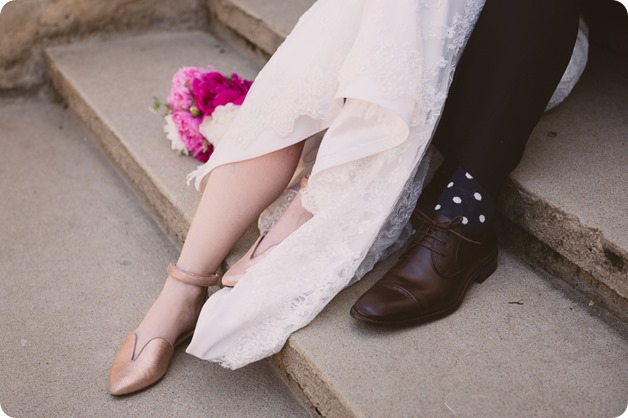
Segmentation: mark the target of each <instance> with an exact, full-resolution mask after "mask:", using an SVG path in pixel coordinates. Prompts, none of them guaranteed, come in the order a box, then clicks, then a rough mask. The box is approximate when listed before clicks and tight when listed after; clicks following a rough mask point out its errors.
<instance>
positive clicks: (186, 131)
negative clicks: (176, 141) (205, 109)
mask: <svg viewBox="0 0 628 418" xmlns="http://www.w3.org/2000/svg"><path fill="white" fill-rule="evenodd" d="M172 120H173V122H174V125H175V127H176V128H177V131H178V132H179V136H180V137H181V141H183V143H184V144H185V147H186V148H187V150H188V151H189V152H190V154H192V156H193V157H194V158H196V159H197V160H199V161H201V162H206V161H207V160H209V157H210V155H211V154H212V152H213V151H214V147H213V146H212V145H211V144H210V143H209V142H207V140H206V139H205V137H204V136H203V135H202V134H201V133H200V132H199V125H200V123H201V119H200V118H195V117H194V116H192V114H191V113H190V112H187V111H185V110H179V111H175V112H173V113H172Z"/></svg>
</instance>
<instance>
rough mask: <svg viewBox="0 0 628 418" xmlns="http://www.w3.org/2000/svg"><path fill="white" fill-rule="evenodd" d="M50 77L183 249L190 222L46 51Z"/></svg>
mask: <svg viewBox="0 0 628 418" xmlns="http://www.w3.org/2000/svg"><path fill="white" fill-rule="evenodd" d="M46 60H47V62H48V67H49V74H50V78H51V80H52V83H53V86H54V88H55V89H56V90H57V92H58V93H59V94H60V95H61V96H62V97H63V99H64V100H65V101H66V102H67V104H68V106H69V107H70V109H71V110H72V111H73V112H74V113H75V114H76V115H77V116H78V118H79V120H81V121H82V122H83V123H84V124H85V126H86V127H87V128H88V129H89V131H91V132H92V133H93V138H94V139H95V140H96V141H97V143H98V146H99V147H100V149H101V150H102V151H103V152H104V153H105V155H107V157H108V158H109V160H110V161H111V162H112V165H113V166H114V167H115V168H116V170H118V172H119V173H121V174H122V176H121V177H122V178H123V179H124V180H125V181H126V182H127V183H128V184H129V185H130V186H131V188H132V189H133V190H135V191H136V192H137V193H138V194H139V195H140V197H141V201H142V202H143V203H144V206H145V207H146V208H147V209H149V212H150V213H152V214H153V215H154V216H155V217H156V220H157V223H158V225H160V227H162V228H164V229H165V232H166V233H167V235H168V236H169V237H170V238H171V239H172V240H173V241H174V242H175V244H176V245H177V246H179V247H181V246H182V245H183V241H184V240H185V236H186V234H187V230H188V229H189V227H190V222H191V220H189V219H188V218H187V217H186V216H185V214H184V213H183V211H182V210H181V208H180V207H177V206H176V205H175V204H174V203H173V202H172V200H171V199H170V198H169V196H168V195H167V194H166V193H165V192H164V190H163V189H162V188H160V187H159V184H158V183H157V182H155V181H154V178H153V177H152V176H151V174H150V172H149V171H148V170H147V169H146V167H144V166H143V165H142V164H141V163H140V162H139V161H138V159H137V158H136V156H135V155H133V153H132V152H131V151H130V150H129V149H128V147H127V146H126V145H125V143H124V140H123V139H122V138H121V137H120V136H119V135H118V134H117V133H116V132H115V129H113V128H112V127H111V126H109V125H108V124H107V123H106V122H104V121H103V120H102V119H101V118H100V116H99V115H98V113H97V112H96V111H95V110H94V108H93V106H91V104H90V102H89V99H88V98H87V97H85V96H84V95H82V94H81V92H80V90H79V89H78V88H77V86H75V85H74V84H73V83H72V81H71V80H69V79H68V78H66V77H65V76H64V74H63V72H62V70H60V68H59V67H58V65H57V63H56V61H55V57H54V55H53V53H52V52H51V49H47V50H46Z"/></svg>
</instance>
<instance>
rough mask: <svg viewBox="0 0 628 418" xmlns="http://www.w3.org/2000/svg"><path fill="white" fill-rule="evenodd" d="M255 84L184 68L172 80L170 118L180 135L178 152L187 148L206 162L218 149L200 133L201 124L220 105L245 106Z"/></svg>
mask: <svg viewBox="0 0 628 418" xmlns="http://www.w3.org/2000/svg"><path fill="white" fill-rule="evenodd" d="M251 84H252V82H251V81H248V80H244V79H242V78H240V77H239V76H238V75H237V74H232V75H231V77H225V76H224V75H222V74H221V73H219V72H216V71H214V69H213V68H212V67H211V66H210V67H209V71H208V70H206V69H203V68H199V67H183V68H181V69H179V71H177V72H176V73H175V75H174V76H173V77H172V88H171V91H170V94H169V95H168V99H167V102H168V108H169V109H168V115H170V116H171V117H172V121H171V123H170V125H169V126H170V127H169V128H168V129H170V130H172V127H171V126H172V125H174V129H176V131H177V133H178V137H179V138H180V139H181V141H180V142H178V140H177V144H175V145H176V146H174V149H180V148H181V146H182V145H181V142H182V143H183V145H184V146H185V149H187V151H188V152H189V154H191V155H192V156H194V157H195V158H196V159H197V160H199V161H202V162H206V161H207V160H208V159H209V156H210V155H211V154H212V152H213V150H214V148H213V146H212V145H211V143H210V142H209V141H208V140H207V139H205V137H204V136H203V135H202V134H201V133H200V131H199V125H200V123H201V121H202V120H203V119H205V116H211V115H212V113H214V110H215V109H216V107H218V106H225V105H227V104H229V103H233V104H234V105H237V106H239V105H241V104H242V102H243V101H244V98H245V97H246V94H247V92H248V91H249V89H250V88H251Z"/></svg>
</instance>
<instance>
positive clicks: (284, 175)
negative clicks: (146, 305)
mask: <svg viewBox="0 0 628 418" xmlns="http://www.w3.org/2000/svg"><path fill="white" fill-rule="evenodd" d="M302 148H303V143H302V142H301V143H298V144H295V145H292V146H290V147H287V148H284V149H281V150H279V151H275V152H273V153H270V154H267V155H264V156H261V157H258V158H254V159H251V160H247V161H242V162H237V163H233V164H228V165H224V166H220V167H217V168H216V169H215V170H214V171H212V172H211V173H210V174H209V176H208V179H207V183H206V185H205V190H204V191H203V195H202V197H201V201H200V203H199V206H198V208H197V209H196V213H195V215H194V219H193V220H192V225H191V226H190V230H189V232H188V235H187V238H186V241H185V244H184V245H183V249H182V250H181V255H180V256H179V260H178V261H177V266H178V267H180V268H181V269H183V270H186V271H190V272H193V273H200V274H206V273H213V272H215V271H216V270H217V269H218V267H219V266H220V263H221V262H222V260H223V259H224V258H225V256H226V255H227V254H228V253H229V251H230V250H231V248H232V247H233V246H234V244H235V243H236V242H237V240H238V239H239V238H240V237H241V236H242V234H244V232H245V231H246V229H247V228H248V226H249V225H250V224H251V223H252V222H253V221H254V220H255V218H257V217H258V216H259V214H260V213H261V211H262V210H264V208H266V207H267V206H268V205H269V204H270V203H272V202H273V201H274V200H275V199H276V198H277V197H279V195H280V194H281V193H282V192H283V190H284V189H285V188H286V187H287V185H288V182H289V181H290V179H291V177H292V175H293V174H294V170H295V169H296V165H297V163H298V160H299V156H300V155H301V150H302ZM205 294H206V293H205V289H202V288H199V287H196V286H190V285H188V284H185V283H182V282H180V281H178V280H175V279H173V278H172V277H168V278H167V279H166V283H165V284H164V287H163V289H162V291H161V294H160V295H159V297H158V298H157V300H156V301H155V303H154V304H153V306H151V308H150V309H149V311H148V313H147V314H146V317H144V320H143V321H142V323H141V324H140V326H139V327H138V328H137V330H136V333H137V335H138V340H137V347H143V346H144V345H145V344H146V343H147V342H148V341H150V340H151V339H152V338H155V337H161V338H165V339H166V340H168V341H170V342H171V343H174V342H175V341H176V339H177V337H178V336H179V335H180V334H181V333H183V332H185V331H187V330H189V329H191V328H192V327H193V326H194V324H195V323H196V320H197V318H198V314H199V312H200V309H201V307H202V305H203V302H204V300H205V299H204V298H205Z"/></svg>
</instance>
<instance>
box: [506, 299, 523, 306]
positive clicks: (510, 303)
mask: <svg viewBox="0 0 628 418" xmlns="http://www.w3.org/2000/svg"><path fill="white" fill-rule="evenodd" d="M508 304H509V305H523V301H522V300H521V299H520V300H513V301H511V302H508Z"/></svg>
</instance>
